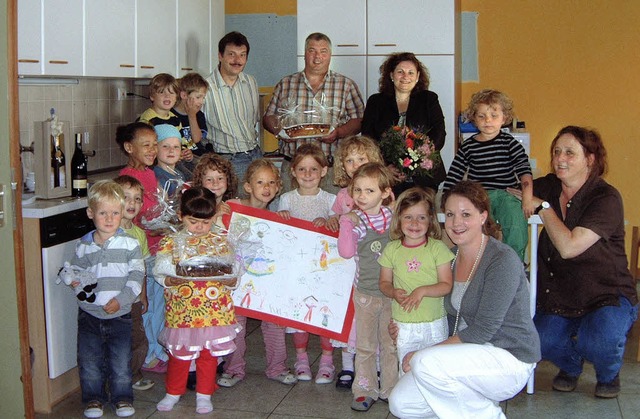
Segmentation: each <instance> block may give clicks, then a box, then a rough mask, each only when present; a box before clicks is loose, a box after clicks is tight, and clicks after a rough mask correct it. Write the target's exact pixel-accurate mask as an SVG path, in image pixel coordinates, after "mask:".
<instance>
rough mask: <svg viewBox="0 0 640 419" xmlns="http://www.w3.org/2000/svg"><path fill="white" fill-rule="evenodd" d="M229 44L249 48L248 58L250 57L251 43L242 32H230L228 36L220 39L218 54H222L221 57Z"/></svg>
mask: <svg viewBox="0 0 640 419" xmlns="http://www.w3.org/2000/svg"><path fill="white" fill-rule="evenodd" d="M229 44H232V45H236V46H238V47H241V46H243V45H244V46H245V47H247V57H248V56H249V50H250V49H251V47H250V46H249V41H248V40H247V37H246V36H244V35H243V34H241V33H240V32H236V31H233V32H229V33H228V34H226V35H225V36H223V37H222V39H220V41H219V42H218V52H219V53H220V55H222V54H224V50H225V49H226V48H227V45H229Z"/></svg>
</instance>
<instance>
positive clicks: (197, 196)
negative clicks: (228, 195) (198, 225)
mask: <svg viewBox="0 0 640 419" xmlns="http://www.w3.org/2000/svg"><path fill="white" fill-rule="evenodd" d="M215 213H216V195H215V194H214V193H213V192H211V191H210V190H209V189H207V188H203V187H201V186H194V187H193V188H189V189H187V190H186V191H184V192H183V193H182V196H181V197H180V214H181V215H182V216H185V215H187V216H191V217H194V218H201V219H206V218H212V217H213V216H214V215H215Z"/></svg>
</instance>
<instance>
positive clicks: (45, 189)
mask: <svg viewBox="0 0 640 419" xmlns="http://www.w3.org/2000/svg"><path fill="white" fill-rule="evenodd" d="M61 122H62V123H63V126H62V134H60V149H61V150H62V152H63V153H64V155H65V165H64V166H65V174H66V182H65V183H66V185H65V186H64V187H62V186H60V187H57V188H52V187H51V184H50V179H51V177H50V173H51V148H52V144H53V141H52V138H51V129H50V125H49V124H50V123H49V121H41V122H34V138H35V144H34V146H35V150H34V166H35V167H34V170H33V171H34V172H35V174H36V196H38V197H39V198H43V199H52V198H63V197H66V196H71V157H72V155H73V150H74V144H73V141H74V139H73V138H72V136H71V134H70V132H69V126H70V125H69V121H61Z"/></svg>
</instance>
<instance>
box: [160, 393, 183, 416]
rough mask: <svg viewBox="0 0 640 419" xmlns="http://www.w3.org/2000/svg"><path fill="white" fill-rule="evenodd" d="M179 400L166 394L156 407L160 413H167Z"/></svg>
mask: <svg viewBox="0 0 640 419" xmlns="http://www.w3.org/2000/svg"><path fill="white" fill-rule="evenodd" d="M178 400H180V396H176V395H173V394H169V393H167V394H166V395H165V396H164V398H163V399H162V400H160V401H159V402H158V404H157V405H156V407H157V408H158V410H159V411H161V412H168V411H170V410H172V409H173V406H175V404H176V403H178Z"/></svg>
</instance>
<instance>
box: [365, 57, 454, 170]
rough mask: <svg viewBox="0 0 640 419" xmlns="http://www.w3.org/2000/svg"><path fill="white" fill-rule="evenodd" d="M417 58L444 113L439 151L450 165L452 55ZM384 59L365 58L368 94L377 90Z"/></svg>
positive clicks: (451, 156) (452, 127)
mask: <svg viewBox="0 0 640 419" xmlns="http://www.w3.org/2000/svg"><path fill="white" fill-rule="evenodd" d="M417 58H418V59H419V60H420V61H421V62H422V64H424V66H425V67H426V68H427V70H429V90H431V91H432V92H435V93H437V94H438V101H439V102H440V107H441V108H442V113H444V123H445V128H446V130H447V137H446V142H445V144H444V147H443V149H442V150H441V151H440V154H441V155H442V160H443V161H444V165H445V167H447V168H448V167H449V166H450V165H451V161H452V160H453V157H454V155H455V144H456V141H457V138H456V135H455V133H456V131H455V129H456V126H455V123H456V108H455V103H456V102H455V91H456V90H455V59H454V56H453V55H422V56H420V55H418V56H417ZM385 59H386V57H384V56H371V57H368V58H367V78H368V92H367V93H368V95H369V96H370V95H372V94H374V93H377V92H378V87H377V86H378V78H379V77H380V72H379V70H378V69H379V68H380V64H382V62H383V61H384V60H385Z"/></svg>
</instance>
